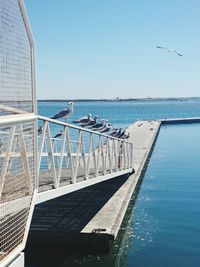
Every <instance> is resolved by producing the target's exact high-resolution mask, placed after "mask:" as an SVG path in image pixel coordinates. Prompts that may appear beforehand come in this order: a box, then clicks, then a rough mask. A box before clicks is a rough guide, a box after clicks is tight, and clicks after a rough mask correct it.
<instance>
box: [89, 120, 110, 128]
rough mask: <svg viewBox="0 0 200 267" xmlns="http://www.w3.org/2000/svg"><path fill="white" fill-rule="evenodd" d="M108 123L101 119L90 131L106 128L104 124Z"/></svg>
mask: <svg viewBox="0 0 200 267" xmlns="http://www.w3.org/2000/svg"><path fill="white" fill-rule="evenodd" d="M107 123H108V120H104V119H102V120H101V121H100V122H99V123H97V124H95V125H94V126H93V127H92V131H99V130H103V129H104V128H105V127H106V124H107Z"/></svg>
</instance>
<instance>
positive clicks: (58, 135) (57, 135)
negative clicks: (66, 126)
mask: <svg viewBox="0 0 200 267" xmlns="http://www.w3.org/2000/svg"><path fill="white" fill-rule="evenodd" d="M62 135H63V130H61V131H60V132H59V133H57V134H56V135H54V137H53V138H58V137H60V136H62Z"/></svg>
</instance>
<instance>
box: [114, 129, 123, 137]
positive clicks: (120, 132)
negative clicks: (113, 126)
mask: <svg viewBox="0 0 200 267" xmlns="http://www.w3.org/2000/svg"><path fill="white" fill-rule="evenodd" d="M122 132H123V129H122V128H119V131H118V132H117V133H116V134H115V135H114V136H115V137H117V138H119V136H120V135H121V134H122Z"/></svg>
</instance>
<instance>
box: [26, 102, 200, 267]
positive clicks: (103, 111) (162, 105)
mask: <svg viewBox="0 0 200 267" xmlns="http://www.w3.org/2000/svg"><path fill="white" fill-rule="evenodd" d="M64 107H65V103H39V108H38V110H39V113H40V114H41V115H45V116H52V115H53V114H54V113H56V112H57V111H58V110H60V109H62V108H64ZM87 113H92V114H95V115H96V114H97V115H99V116H100V117H104V118H108V119H109V120H110V121H111V122H112V124H113V125H115V126H116V127H127V126H128V125H129V124H130V123H132V122H134V121H136V120H138V119H147V120H149V119H160V118H176V117H198V116H200V102H199V101H188V102H184V101H160V102H159V101H156V102H154V101H151V102H145V101H144V102H142V101H141V102H107V101H106V102H79V103H75V107H74V114H73V116H72V118H71V120H73V119H76V118H78V117H79V116H83V115H85V114H87ZM199 133H200V124H189V125H184V124H181V125H173V126H163V127H162V128H161V131H160V134H159V137H158V140H157V142H156V145H155V148H154V150H153V153H152V156H151V158H150V161H149V163H148V166H147V169H146V171H145V173H144V176H143V179H142V181H141V184H140V185H139V186H138V188H137V191H136V193H135V194H134V195H133V197H132V200H131V203H130V205H129V208H128V210H127V213H126V216H125V219H124V222H123V224H122V226H121V230H120V233H119V236H118V238H117V240H116V241H115V242H114V244H113V248H112V250H111V252H110V253H109V254H106V255H83V254H81V252H80V251H77V253H74V254H73V255H72V254H69V253H68V252H67V251H66V252H65V253H62V254H60V253H59V251H55V252H54V254H52V255H50V254H49V253H48V248H44V251H41V255H42V257H39V258H37V260H36V259H35V258H34V256H33V257H32V258H31V255H30V257H29V258H30V259H31V261H30V262H28V263H27V264H26V266H27V267H30V266H31V267H46V266H49V267H66V266H70V267H76V266H83V267H86V266H89V267H93V266H101V267H132V266H133V267H147V266H148V267H168V266H169V267H179V266H180V267H186V266H187V267H188V266H190V267H197V266H200V256H199V254H200V239H199V233H200V224H199V221H200V179H199V178H200V168H199V166H200V156H199V155H200V134H199Z"/></svg>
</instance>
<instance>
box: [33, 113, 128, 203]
mask: <svg viewBox="0 0 200 267" xmlns="http://www.w3.org/2000/svg"><path fill="white" fill-rule="evenodd" d="M38 119H39V120H40V121H42V122H43V130H42V134H41V137H40V150H39V152H38V189H39V191H41V190H43V192H40V193H38V197H37V203H41V202H43V201H46V200H50V199H52V198H56V197H58V196H61V195H63V194H67V193H69V192H72V191H74V190H78V189H80V188H84V187H86V186H89V185H92V184H95V183H98V182H101V181H105V180H108V179H111V178H114V177H117V176H119V175H123V174H125V173H130V172H132V161H133V159H132V157H133V153H132V150H133V144H132V143H130V142H128V141H127V140H123V139H119V138H115V137H112V136H109V135H105V134H101V133H99V132H95V131H91V130H88V129H85V128H81V127H78V126H74V125H71V124H68V123H64V122H61V121H58V120H53V119H50V118H47V117H43V116H38ZM51 126H52V129H51ZM58 127H60V128H61V129H62V130H63V134H62V138H59V139H54V138H52V137H51V130H52V131H53V130H54V129H55V128H58ZM70 129H73V130H74V131H75V132H77V134H76V138H77V140H74V137H73V138H72V137H70V134H69V130H70ZM83 135H84V137H85V139H87V140H85V141H87V146H88V147H87V149H86V145H85V142H84V140H83ZM103 139H104V140H103ZM95 140H96V143H95ZM73 146H75V148H74V149H72V147H73ZM86 150H87V151H86ZM42 159H46V160H45V162H47V164H46V167H44V166H43V169H42V166H41V162H42ZM66 162H67V163H68V164H66V165H67V166H63V165H64V163H66ZM79 169H81V170H79ZM41 171H42V172H41ZM44 173H45V175H47V176H48V177H49V178H48V181H49V184H51V188H49V187H48V188H46V189H41V182H42V175H44ZM67 176H68V177H70V178H69V179H70V180H69V184H68V185H66V184H64V183H63V179H66V177H67ZM40 189H41V190H40ZM44 191H47V192H44Z"/></svg>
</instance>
